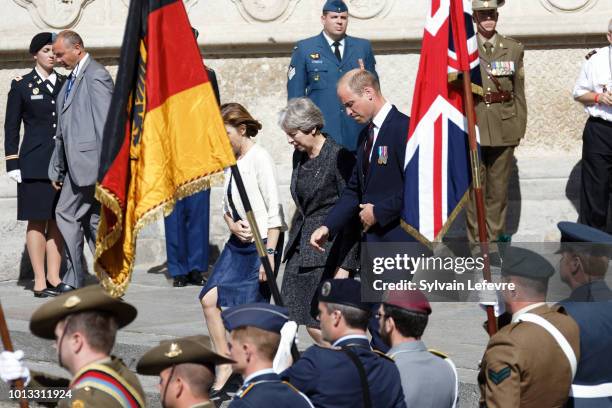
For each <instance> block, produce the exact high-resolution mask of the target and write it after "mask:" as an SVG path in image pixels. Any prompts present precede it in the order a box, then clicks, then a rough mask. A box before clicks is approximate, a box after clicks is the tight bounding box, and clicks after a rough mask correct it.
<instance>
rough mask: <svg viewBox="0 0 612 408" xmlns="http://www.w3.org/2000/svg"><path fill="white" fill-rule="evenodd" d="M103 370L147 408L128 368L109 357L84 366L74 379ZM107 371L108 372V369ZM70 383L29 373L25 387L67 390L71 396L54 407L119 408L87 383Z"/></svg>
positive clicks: (118, 405)
mask: <svg viewBox="0 0 612 408" xmlns="http://www.w3.org/2000/svg"><path fill="white" fill-rule="evenodd" d="M99 369H102V370H104V371H103V372H105V373H112V375H113V377H114V378H115V379H117V380H118V382H120V383H121V384H122V385H123V386H124V387H125V388H126V389H127V390H128V391H129V392H130V393H131V394H132V396H133V397H134V399H135V400H136V401H137V403H138V405H139V406H140V407H145V406H146V401H145V392H144V390H143V389H142V386H141V385H140V381H139V380H138V378H137V377H136V374H134V373H133V372H132V371H130V369H129V368H127V367H126V366H125V364H123V362H122V361H121V360H120V359H118V358H114V357H113V358H109V359H108V360H105V361H101V362H97V363H94V364H90V365H88V366H86V367H83V368H82V369H81V370H80V371H79V372H78V373H77V374H76V376H75V379H73V380H72V381H73V382H74V381H75V380H78V379H79V378H84V376H85V375H87V374H88V373H90V372H91V371H94V370H96V371H99ZM109 369H110V370H109ZM73 382H69V381H68V380H67V379H65V378H58V377H52V376H49V375H46V374H44V373H39V372H32V380H31V381H30V384H29V385H28V388H31V389H45V388H68V387H69V388H70V396H69V397H66V398H63V399H60V400H59V401H58V404H57V406H58V407H59V408H85V407H86V408H115V407H117V408H122V407H123V405H122V404H121V402H120V401H119V400H118V399H117V398H116V397H114V396H113V395H111V394H110V393H108V392H105V391H103V390H102V389H101V388H99V387H96V386H95V385H93V384H92V383H89V382H87V381H82V382H78V381H77V382H76V383H73Z"/></svg>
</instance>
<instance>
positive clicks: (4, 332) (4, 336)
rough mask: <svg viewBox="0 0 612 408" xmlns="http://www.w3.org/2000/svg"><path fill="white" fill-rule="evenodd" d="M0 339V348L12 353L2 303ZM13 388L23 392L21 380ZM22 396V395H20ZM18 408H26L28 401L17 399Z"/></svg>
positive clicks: (0, 304)
mask: <svg viewBox="0 0 612 408" xmlns="http://www.w3.org/2000/svg"><path fill="white" fill-rule="evenodd" d="M0 337H2V346H3V347H4V350H6V351H11V352H12V351H13V350H14V349H13V342H12V341H11V334H10V333H9V331H8V326H7V324H6V319H5V318H4V309H2V303H0ZM14 383H15V388H17V390H19V391H23V390H24V384H23V380H22V379H18V380H15V381H14ZM21 396H23V394H21ZM19 406H20V407H21V408H28V400H27V399H26V398H20V399H19Z"/></svg>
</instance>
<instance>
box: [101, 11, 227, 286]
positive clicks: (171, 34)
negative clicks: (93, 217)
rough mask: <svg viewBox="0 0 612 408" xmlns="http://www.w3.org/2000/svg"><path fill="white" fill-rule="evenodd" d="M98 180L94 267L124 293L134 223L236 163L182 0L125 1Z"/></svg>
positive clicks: (107, 282)
mask: <svg viewBox="0 0 612 408" xmlns="http://www.w3.org/2000/svg"><path fill="white" fill-rule="evenodd" d="M103 146H104V147H103V150H102V154H101V158H100V171H99V174H98V184H97V186H96V198H97V199H98V201H100V203H101V204H102V211H101V217H100V224H99V227H98V237H97V242H96V253H95V270H96V273H97V274H98V278H99V279H100V282H101V283H102V285H103V286H104V287H105V288H106V290H107V291H108V292H109V293H111V294H112V295H114V296H121V295H123V293H124V292H125V290H126V289H127V286H128V284H129V282H130V278H131V274H132V269H133V266H134V258H135V248H136V237H137V235H138V231H139V230H140V229H141V228H142V227H143V226H145V225H146V224H147V222H149V221H151V220H153V219H154V218H155V217H156V216H158V215H161V214H162V213H163V214H164V215H167V214H169V213H170V212H171V211H172V209H173V207H174V203H175V202H176V200H178V199H180V198H183V197H186V196H188V195H190V194H194V193H196V192H198V191H201V190H204V189H207V188H209V187H210V183H211V180H212V179H213V178H217V177H222V174H221V172H222V171H223V169H224V168H225V167H228V166H231V165H233V164H235V157H234V154H233V152H232V149H231V146H230V143H229V139H228V138H227V134H226V132H225V127H224V126H223V121H222V119H221V114H220V112H219V107H218V105H217V101H216V99H215V95H214V92H213V89H212V86H211V83H210V82H209V81H208V75H207V74H206V70H205V68H204V63H203V61H202V58H201V56H200V51H199V48H198V45H197V43H196V40H195V37H194V35H193V33H192V31H191V25H190V24H189V19H188V17H187V13H186V11H185V7H184V5H183V2H182V1H181V0H131V1H130V8H129V13H128V20H127V24H126V30H125V34H124V38H123V45H122V47H121V57H120V62H119V71H118V73H117V80H116V86H115V93H114V94H113V99H112V103H111V108H110V111H109V113H108V118H107V121H106V125H105V128H104V141H103Z"/></svg>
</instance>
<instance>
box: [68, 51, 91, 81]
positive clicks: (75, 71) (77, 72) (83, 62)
mask: <svg viewBox="0 0 612 408" xmlns="http://www.w3.org/2000/svg"><path fill="white" fill-rule="evenodd" d="M88 58H89V53H85V56H84V57H83V58H81V60H80V61H79V63H78V64H77V66H76V67H74V69H73V70H72V73H71V75H74V77H75V78H76V77H77V76H78V75H79V73H80V72H81V67H82V66H84V65H85V62H86V61H87V59H88Z"/></svg>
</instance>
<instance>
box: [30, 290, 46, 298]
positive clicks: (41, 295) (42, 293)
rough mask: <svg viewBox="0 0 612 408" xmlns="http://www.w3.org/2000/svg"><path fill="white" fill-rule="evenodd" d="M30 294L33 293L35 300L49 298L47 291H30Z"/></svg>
mask: <svg viewBox="0 0 612 408" xmlns="http://www.w3.org/2000/svg"><path fill="white" fill-rule="evenodd" d="M32 292H34V297H37V298H46V297H49V294H48V293H47V289H43V290H32Z"/></svg>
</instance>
